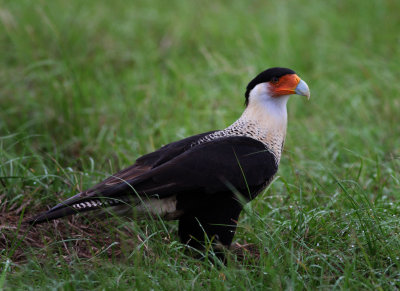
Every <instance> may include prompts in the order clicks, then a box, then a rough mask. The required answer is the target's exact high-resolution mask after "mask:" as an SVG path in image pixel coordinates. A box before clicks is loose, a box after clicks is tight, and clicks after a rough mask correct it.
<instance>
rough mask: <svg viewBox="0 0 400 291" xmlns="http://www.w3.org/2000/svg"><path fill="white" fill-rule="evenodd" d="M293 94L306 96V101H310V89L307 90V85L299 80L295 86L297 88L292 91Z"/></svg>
mask: <svg viewBox="0 0 400 291" xmlns="http://www.w3.org/2000/svg"><path fill="white" fill-rule="evenodd" d="M294 92H295V93H296V94H297V95H301V96H306V97H307V100H309V99H310V89H309V88H308V85H307V83H306V82H304V81H303V80H300V82H299V83H298V84H297V87H296V89H295V90H294Z"/></svg>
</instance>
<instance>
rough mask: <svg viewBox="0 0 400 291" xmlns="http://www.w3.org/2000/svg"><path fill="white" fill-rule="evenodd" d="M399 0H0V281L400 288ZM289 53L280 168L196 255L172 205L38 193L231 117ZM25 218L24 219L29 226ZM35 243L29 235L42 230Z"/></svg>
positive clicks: (81, 180) (70, 188)
mask: <svg viewBox="0 0 400 291" xmlns="http://www.w3.org/2000/svg"><path fill="white" fill-rule="evenodd" d="M399 11H400V2H399V1H390V0H387V1H383V0H382V1H363V2H360V1H356V0H348V1H317V0H310V1H239V0H238V1H202V2H201V3H200V2H198V1H197V2H195V1H160V0H146V1H130V2H128V1H122V0H114V1H112V2H111V1H94V0H87V1H78V0H70V1H28V0H20V1H4V0H1V1H0V55H1V57H0V201H1V202H0V210H1V214H0V223H1V228H0V246H1V247H2V249H0V289H1V288H5V289H65V290H73V289H95V288H96V289H111V288H114V289H140V290H150V289H154V290H159V289H167V290H172V289H177V290H189V289H193V290H228V289H229V290H245V289H248V290H253V289H259V290H266V289H271V290H281V289H285V290H287V289H288V290H301V289H308V290H314V289H331V288H333V289H352V290H360V289H370V290H379V289H381V290H385V289H398V288H400V234H399V233H400V221H399V219H400V204H399V202H398V201H399V198H400V174H399V170H400V160H399V156H400V138H399V133H400V114H399V109H400V98H399V95H400V93H399V92H400V82H399V76H400V34H399V31H400V17H399V16H398V13H399ZM272 66H284V67H289V68H292V69H294V70H295V71H296V72H297V73H298V74H299V76H300V77H302V78H303V79H304V80H305V81H306V82H307V83H308V85H309V86H310V89H311V100H310V102H306V101H305V98H301V97H296V96H294V97H292V98H291V100H290V101H289V103H288V113H289V126H288V133H287V139H286V145H285V151H284V153H283V158H282V161H281V164H280V169H279V173H278V176H277V177H276V180H275V181H274V183H273V184H272V185H271V186H270V187H269V188H268V189H267V190H266V191H265V192H263V193H262V194H260V196H259V197H258V198H257V199H256V200H254V201H253V202H252V203H251V204H249V205H248V206H247V207H246V209H245V211H244V212H243V214H242V215H241V217H240V223H239V231H238V233H237V235H236V236H235V241H236V242H238V243H240V244H245V243H251V244H253V245H254V246H255V248H256V249H257V250H258V251H259V252H260V254H259V256H255V255H251V254H250V255H247V256H246V257H245V258H244V259H242V260H240V259H239V258H238V257H237V256H236V255H235V254H231V255H230V257H229V262H228V264H227V265H226V266H224V265H218V264H216V265H215V264H213V262H212V261H210V260H198V259H196V258H194V257H193V255H191V254H189V253H187V251H185V246H184V245H182V244H180V243H179V242H178V237H177V225H176V223H175V222H168V223H163V222H161V221H158V220H155V221H145V222H140V223H130V222H127V221H118V220H115V221H114V220H113V221H103V222H96V223H95V224H94V225H93V224H92V222H91V220H90V219H85V218H74V219H75V220H74V221H76V222H77V225H78V227H77V228H74V227H73V224H71V223H68V221H71V220H62V221H60V222H59V223H58V224H54V223H52V224H50V225H48V226H47V227H46V226H42V227H41V228H39V229H38V230H35V231H34V232H35V235H36V237H35V239H34V240H35V241H31V240H28V239H27V238H28V236H26V235H27V234H26V231H27V230H26V229H24V228H23V227H22V226H21V224H20V223H19V222H20V221H21V218H22V217H23V216H26V217H27V216H30V215H32V214H33V213H35V212H37V211H39V210H44V209H46V206H47V205H53V204H55V203H57V202H59V201H61V200H62V199H65V198H67V197H70V196H71V195H73V194H76V193H77V192H78V191H79V190H82V189H85V188H86V187H88V186H91V185H93V184H94V183H96V182H98V181H100V180H101V179H102V178H105V177H106V176H107V175H109V174H112V173H113V172H115V171H116V170H118V169H120V168H122V167H124V166H128V165H130V164H132V163H133V162H134V160H135V159H136V158H137V157H139V156H140V155H142V154H145V153H147V152H150V151H152V150H154V149H156V148H158V147H160V146H162V145H163V144H166V143H169V142H171V141H174V140H177V139H180V138H183V137H185V136H189V135H192V134H196V133H200V132H205V131H209V130H213V129H219V128H224V127H226V126H228V125H229V124H231V123H232V122H233V121H234V120H235V119H236V118H237V117H239V115H240V114H241V112H242V110H243V103H244V96H243V95H244V91H245V86H246V85H247V83H248V82H249V81H250V80H251V79H252V78H253V77H254V76H255V75H256V74H257V73H258V72H260V71H262V70H264V69H266V68H268V67H272ZM31 232H32V230H31ZM39 242H40V243H41V244H42V245H41V247H40V248H38V247H37V245H38V243H39Z"/></svg>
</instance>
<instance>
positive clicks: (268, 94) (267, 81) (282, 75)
mask: <svg viewBox="0 0 400 291" xmlns="http://www.w3.org/2000/svg"><path fill="white" fill-rule="evenodd" d="M292 94H297V95H302V96H306V97H307V99H309V98H310V90H309V89H308V86H307V84H306V82H304V81H303V80H301V79H300V78H299V77H298V76H297V75H296V73H295V72H294V71H293V70H291V69H287V68H278V67H277V68H270V69H268V70H265V71H264V72H261V73H260V74H258V75H257V76H256V77H255V78H254V79H253V80H252V81H251V82H250V83H249V84H248V85H247V88H246V94H245V96H246V106H248V105H249V104H252V103H259V102H261V103H264V102H268V101H273V102H274V103H275V102H278V103H281V102H280V101H285V102H284V103H285V104H286V100H287V99H288V96H289V95H292Z"/></svg>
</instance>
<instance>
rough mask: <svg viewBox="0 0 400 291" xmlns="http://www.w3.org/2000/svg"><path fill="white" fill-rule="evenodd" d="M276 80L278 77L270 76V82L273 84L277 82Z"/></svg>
mask: <svg viewBox="0 0 400 291" xmlns="http://www.w3.org/2000/svg"><path fill="white" fill-rule="evenodd" d="M278 81H279V79H278V77H272V79H271V82H272V83H274V84H276V83H278Z"/></svg>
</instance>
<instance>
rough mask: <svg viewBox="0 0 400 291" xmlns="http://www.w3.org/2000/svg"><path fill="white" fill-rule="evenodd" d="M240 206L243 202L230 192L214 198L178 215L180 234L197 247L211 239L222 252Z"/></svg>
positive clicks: (229, 236)
mask: <svg viewBox="0 0 400 291" xmlns="http://www.w3.org/2000/svg"><path fill="white" fill-rule="evenodd" d="M241 210H242V205H241V204H240V202H238V201H236V200H235V199H233V198H232V196H225V195H224V196H222V195H221V197H217V198H214V200H213V201H208V204H205V205H199V207H197V208H196V209H192V211H191V212H186V213H185V214H184V215H183V216H181V218H180V219H179V230H178V234H179V237H180V239H181V241H182V243H185V244H187V245H189V246H191V247H193V248H196V249H200V250H201V249H204V248H205V247H206V246H207V245H210V243H211V245H212V247H213V250H214V252H215V253H216V255H217V256H219V255H222V254H223V253H224V252H225V248H229V246H230V245H231V243H232V240H233V236H234V235H235V231H236V226H237V220H238V218H239V214H240V212H241Z"/></svg>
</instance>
